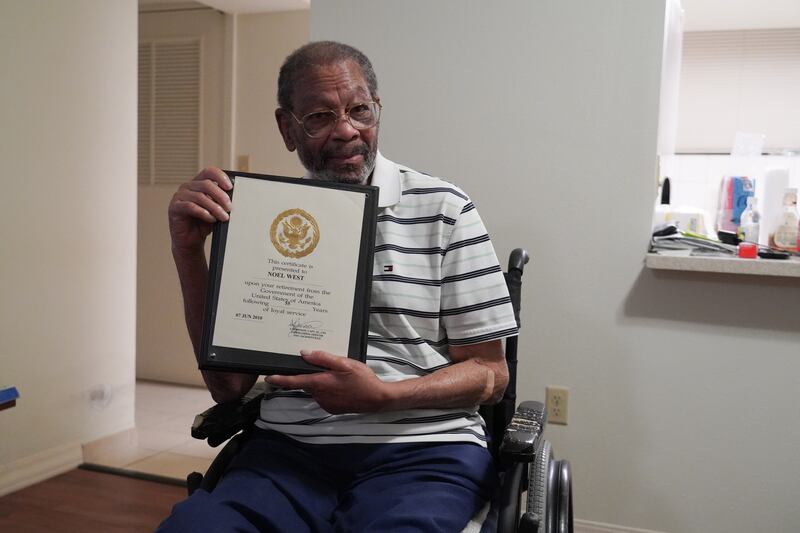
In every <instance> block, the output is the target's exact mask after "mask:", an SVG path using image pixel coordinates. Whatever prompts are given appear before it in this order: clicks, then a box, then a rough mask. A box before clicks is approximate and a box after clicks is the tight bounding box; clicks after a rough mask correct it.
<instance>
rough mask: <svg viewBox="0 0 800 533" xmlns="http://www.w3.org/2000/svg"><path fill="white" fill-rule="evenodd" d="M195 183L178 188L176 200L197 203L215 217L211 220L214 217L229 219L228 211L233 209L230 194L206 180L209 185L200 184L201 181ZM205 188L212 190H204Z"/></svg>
mask: <svg viewBox="0 0 800 533" xmlns="http://www.w3.org/2000/svg"><path fill="white" fill-rule="evenodd" d="M194 183H195V182H189V184H186V186H185V188H182V189H180V190H178V192H177V193H176V194H175V200H176V201H178V202H189V203H192V204H195V205H197V206H198V207H200V208H201V209H203V210H205V211H206V212H208V213H209V214H210V215H211V216H212V217H213V218H212V220H211V222H213V221H214V219H216V220H223V221H225V220H228V219H229V218H230V216H229V215H228V212H229V211H230V209H231V201H230V198H228V195H227V194H225V192H224V191H223V190H222V189H220V188H219V187H217V186H216V185H214V184H211V182H208V181H206V182H205V184H208V185H200V184H199V183H198V184H196V185H194ZM193 187H194V188H193ZM198 189H199V190H198ZM203 189H211V190H209V191H204V190H203ZM214 189H216V190H214ZM217 193H219V194H222V196H223V198H220V197H219V195H218V194H217Z"/></svg>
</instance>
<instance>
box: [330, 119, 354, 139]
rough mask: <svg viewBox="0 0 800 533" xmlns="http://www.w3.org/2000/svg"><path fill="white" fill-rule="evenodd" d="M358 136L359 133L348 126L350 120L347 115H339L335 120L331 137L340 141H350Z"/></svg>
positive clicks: (351, 126) (350, 125)
mask: <svg viewBox="0 0 800 533" xmlns="http://www.w3.org/2000/svg"><path fill="white" fill-rule="evenodd" d="M359 135H360V133H359V131H358V130H357V129H356V128H354V127H353V125H352V124H350V119H349V118H348V117H347V115H344V114H343V115H340V116H339V117H338V118H337V119H336V124H334V125H333V137H334V138H336V139H342V140H346V141H349V140H352V139H355V138H356V137H358V136H359Z"/></svg>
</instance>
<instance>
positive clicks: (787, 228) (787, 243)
mask: <svg viewBox="0 0 800 533" xmlns="http://www.w3.org/2000/svg"><path fill="white" fill-rule="evenodd" d="M797 237H798V219H797V189H794V188H788V189H786V190H785V191H784V193H783V218H782V219H781V225H780V226H778V229H777V230H775V236H774V238H773V242H774V244H775V248H779V249H781V250H786V251H789V252H796V251H797Z"/></svg>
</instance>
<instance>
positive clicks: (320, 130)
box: [301, 102, 380, 137]
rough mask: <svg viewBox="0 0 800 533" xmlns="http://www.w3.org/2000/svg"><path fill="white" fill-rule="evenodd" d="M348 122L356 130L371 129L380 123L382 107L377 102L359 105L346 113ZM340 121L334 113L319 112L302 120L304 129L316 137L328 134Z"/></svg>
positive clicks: (310, 114)
mask: <svg viewBox="0 0 800 533" xmlns="http://www.w3.org/2000/svg"><path fill="white" fill-rule="evenodd" d="M345 115H346V116H347V120H348V121H349V122H350V124H351V125H352V126H353V127H354V128H356V129H366V128H371V127H372V126H374V125H375V124H377V123H378V118H379V117H380V106H379V105H378V103H377V102H368V103H365V104H357V105H354V106H353V107H351V108H350V109H348V110H347V111H346V112H345ZM338 120H339V115H337V114H336V113H335V112H334V111H317V112H315V113H309V114H308V115H305V116H304V117H303V119H302V121H301V122H302V124H303V128H304V129H305V130H306V133H308V134H309V135H310V136H312V137H315V136H319V135H323V134H325V133H328V132H329V131H330V130H331V128H333V126H334V125H335V124H336V122H337V121H338Z"/></svg>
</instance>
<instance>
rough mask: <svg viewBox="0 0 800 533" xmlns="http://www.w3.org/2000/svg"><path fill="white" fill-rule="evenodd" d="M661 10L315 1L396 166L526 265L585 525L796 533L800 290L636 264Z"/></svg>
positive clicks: (651, 166)
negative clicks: (521, 250) (367, 62)
mask: <svg viewBox="0 0 800 533" xmlns="http://www.w3.org/2000/svg"><path fill="white" fill-rule="evenodd" d="M663 13H664V1H663V0H647V1H643V0H612V1H608V2H593V1H590V0H560V1H557V0H539V1H537V2H531V1H529V0H513V1H512V0H508V1H506V2H504V3H503V4H502V8H499V7H498V4H497V3H490V2H475V1H458V2H457V1H451V2H427V1H423V0H407V1H406V2H403V3H402V7H400V6H398V3H397V2H391V1H387V0H348V1H340V2H321V1H320V2H315V3H314V4H313V5H312V11H311V37H312V39H314V40H317V39H323V38H333V39H339V40H344V41H347V42H349V43H351V44H354V45H356V46H358V47H360V48H361V49H363V50H364V51H365V52H366V53H367V55H369V56H370V57H371V59H372V60H373V62H374V64H375V66H376V70H377V73H378V77H379V82H380V87H381V88H380V94H381V98H382V102H383V103H384V115H383V119H382V127H381V146H382V151H383V152H384V153H385V155H387V156H388V157H390V158H395V159H396V160H399V161H402V162H403V163H406V164H409V165H411V166H413V167H416V168H417V169H420V170H424V171H427V172H432V173H435V174H438V175H443V176H448V177H451V178H452V179H453V180H454V181H455V182H457V183H458V184H460V185H462V186H463V187H464V188H465V189H466V190H467V192H468V193H470V194H471V196H472V198H473V200H474V201H475V203H476V205H477V207H478V209H479V210H480V211H481V214H482V216H483V218H484V219H485V221H486V223H487V226H488V227H489V231H490V233H491V235H492V236H493V240H494V242H495V245H496V248H497V250H498V253H499V254H500V255H502V256H506V255H507V254H508V252H509V251H510V250H511V249H512V248H513V247H516V246H524V247H527V248H528V249H529V250H530V251H531V253H532V255H533V261H532V263H531V264H530V266H529V270H528V273H527V276H526V277H527V279H526V284H525V286H524V297H525V305H526V308H524V309H523V321H524V325H523V331H522V334H521V338H520V346H521V350H522V352H521V359H522V362H521V372H520V376H519V387H520V389H521V396H522V397H527V398H543V393H544V387H545V385H547V384H558V385H565V386H567V387H569V388H570V419H569V425H568V426H565V427H563V426H550V427H549V428H548V430H547V434H548V435H549V438H550V439H551V440H552V441H553V443H554V447H555V451H556V454H557V455H558V456H561V457H568V458H569V459H570V460H571V461H572V463H573V468H574V477H575V484H574V488H575V491H576V493H575V505H576V516H577V518H579V519H583V520H585V521H594V522H602V523H609V524H617V525H622V526H628V527H635V528H648V529H653V530H662V531H675V532H703V533H714V532H731V531H793V530H796V524H797V523H798V522H800V508H799V507H798V506H797V504H796V498H797V494H798V493H800V478H799V477H798V476H797V472H798V471H800V455H798V453H797V451H796V448H797V446H796V443H797V442H798V441H800V414H798V410H797V409H796V407H794V406H795V405H796V399H795V397H796V391H797V390H798V385H800V378H798V376H800V356H799V352H798V349H797V347H798V342H799V341H800V332H799V331H798V322H797V317H798V316H800V287H798V285H797V284H796V282H791V281H785V280H781V279H773V278H747V277H736V276H727V277H726V276H716V275H704V274H696V273H666V272H653V271H649V270H647V269H645V267H644V266H643V259H644V253H645V251H646V249H647V243H648V233H649V225H650V220H651V209H652V205H653V198H654V197H655V193H656V188H655V172H656V158H655V152H656V133H657V117H658V101H659V75H660V67H661V65H660V62H661V45H662V37H663V17H664V14H663ZM356 29H357V30H356ZM583 526H584V528H586V527H587V522H583Z"/></svg>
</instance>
